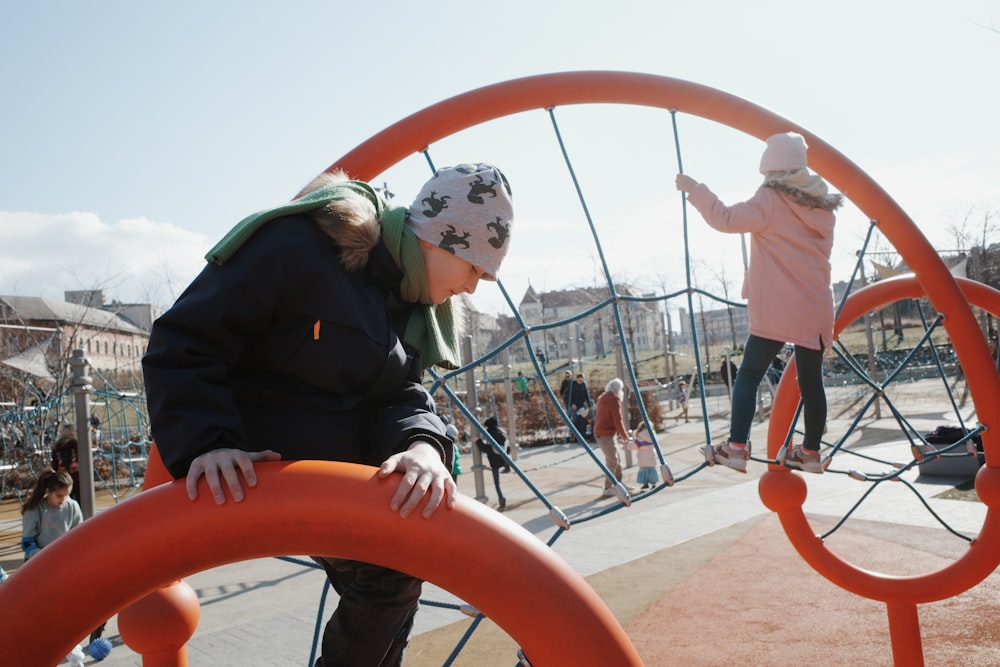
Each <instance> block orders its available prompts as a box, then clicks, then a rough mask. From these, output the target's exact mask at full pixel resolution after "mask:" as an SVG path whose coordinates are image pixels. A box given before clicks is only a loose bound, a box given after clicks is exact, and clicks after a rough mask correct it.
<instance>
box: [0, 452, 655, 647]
mask: <svg viewBox="0 0 1000 667" xmlns="http://www.w3.org/2000/svg"><path fill="white" fill-rule="evenodd" d="M257 469H258V470H259V478H260V482H259V484H258V485H257V487H255V488H253V489H249V490H248V492H247V497H246V500H244V501H243V502H240V503H235V502H232V501H230V502H228V503H226V504H225V505H222V506H218V505H215V504H214V503H213V502H212V501H211V500H210V499H209V497H208V495H209V494H207V493H203V494H202V497H201V498H200V499H199V500H198V501H196V502H191V501H190V500H188V498H187V494H186V492H185V489H184V482H183V481H177V482H173V483H170V484H162V485H160V486H157V487H155V488H153V489H150V490H148V491H144V492H143V493H141V494H139V495H138V496H136V497H134V498H131V499H129V500H128V501H126V502H124V503H121V504H119V505H116V506H115V507H112V508H110V509H108V510H106V511H104V512H102V513H100V514H99V515H97V516H95V517H94V518H92V519H89V520H87V521H86V522H85V523H84V524H83V525H82V526H80V527H79V528H76V529H74V530H73V531H71V532H69V533H67V534H66V535H64V536H63V537H61V538H59V540H57V541H56V542H54V543H53V544H51V545H50V546H48V547H47V548H45V549H44V550H43V551H42V552H41V553H39V554H38V555H37V556H35V557H34V558H32V559H31V560H30V561H29V562H27V563H25V565H24V566H22V567H21V568H19V569H18V571H17V572H16V573H15V574H14V576H12V577H10V579H9V580H8V581H6V582H5V583H4V584H3V586H0V609H7V610H13V609H16V610H18V611H17V613H11V614H7V615H6V618H5V619H4V622H3V623H0V646H2V647H3V654H4V663H5V664H11V665H35V664H50V665H54V664H56V663H57V662H59V660H61V659H62V658H63V657H64V656H65V655H66V654H67V653H69V651H70V649H71V648H72V647H73V645H74V644H76V642H77V641H79V639H80V637H85V636H86V635H87V634H88V633H89V632H90V631H91V630H93V628H94V626H95V625H96V624H97V623H99V622H100V621H101V620H102V619H104V618H108V617H110V616H112V615H113V614H115V613H116V612H118V611H119V610H121V609H123V608H124V607H126V606H127V605H129V604H131V603H132V602H134V601H136V600H138V599H140V598H142V597H144V596H145V595H146V594H147V593H150V592H151V591H154V590H157V589H159V588H161V587H164V586H167V585H168V584H171V583H172V582H175V581H176V580H177V579H179V578H182V577H184V576H186V575H189V574H191V573H194V572H200V571H203V570H207V569H209V568H212V567H215V566H218V565H222V564H226V563H232V562H236V561H240V560H247V559H251V558H262V557H268V556H280V555H286V554H301V553H308V554H328V555H331V556H339V557H344V558H352V559H359V560H364V561H368V562H371V563H377V564H380V565H383V566H386V567H390V568H394V569H398V570H401V571H405V572H409V573H410V574H413V575H414V576H417V577H420V578H422V579H425V580H427V581H432V582H434V583H436V584H438V585H440V586H442V587H443V588H445V589H447V590H449V591H451V592H452V593H454V594H455V595H457V596H459V597H461V598H462V599H464V600H466V601H467V602H469V603H470V604H472V605H473V606H475V607H476V608H477V609H479V610H481V611H482V613H483V614H485V615H486V616H488V617H489V618H491V619H492V620H494V621H495V622H496V623H497V624H498V625H500V626H501V627H503V628H504V630H505V631H506V632H507V633H508V634H509V635H510V636H511V637H512V638H513V639H514V640H515V641H517V642H518V643H519V644H520V646H521V647H522V649H523V650H524V653H525V655H526V656H528V658H529V659H530V660H531V661H532V663H533V664H535V665H565V664H573V665H641V664H642V661H641V659H640V658H639V656H638V654H637V653H636V651H635V649H634V647H633V646H632V644H631V642H630V641H629V639H628V637H627V636H626V635H625V632H624V630H622V628H621V626H620V625H619V623H618V621H617V620H616V619H615V617H614V616H613V615H612V614H611V612H610V611H609V610H608V608H607V607H606V606H605V604H604V602H603V601H602V600H601V599H600V598H599V597H598V596H597V594H596V593H595V592H594V591H593V589H592V588H590V586H589V585H587V583H586V582H585V581H584V580H583V578H582V577H580V575H578V574H577V573H576V572H575V571H573V569H572V568H570V567H569V565H567V564H566V563H565V561H563V560H562V559H561V558H560V557H559V556H558V555H557V554H556V553H555V552H554V551H552V550H551V549H549V548H548V547H546V546H545V545H544V544H543V543H541V542H539V541H538V540H537V539H536V538H535V537H534V536H533V535H531V534H530V533H528V532H527V531H525V530H524V529H522V528H521V527H520V526H518V525H517V524H515V523H514V522H512V521H510V520H509V519H506V518H505V517H503V516H501V515H500V514H497V513H496V512H494V511H492V510H489V509H487V508H486V507H484V506H482V505H481V504H480V503H478V502H476V501H474V500H472V499H469V498H467V497H462V496H460V497H459V498H458V501H459V502H458V505H457V506H456V507H455V509H454V510H451V511H447V510H445V511H439V512H438V513H436V514H435V515H434V517H432V518H431V519H429V520H425V519H422V518H420V517H410V518H408V519H401V518H400V517H399V514H398V513H396V512H392V511H390V509H389V500H390V497H391V495H392V492H393V490H394V489H395V485H396V480H395V479H392V478H390V479H387V480H379V479H378V478H377V477H376V474H375V473H376V470H375V468H371V467H367V466H360V465H353V464H348V463H333V462H323V461H296V462H277V463H267V464H258V466H257ZM303 489H309V490H310V493H314V494H320V495H322V496H323V497H324V498H325V499H326V500H327V502H324V503H319V504H317V503H309V504H308V505H304V504H303V503H302V502H301V498H302V490H303ZM109 563H115V567H114V568H111V567H109ZM456 563H461V564H462V566H461V567H459V566H456ZM511 563H516V564H517V565H516V567H511ZM67 564H72V573H73V582H74V585H67V581H66V578H65V577H60V576H53V573H59V572H69V570H67V569H66V568H67ZM497 572H502V573H503V574H504V576H502V577H501V576H491V575H490V573H494V574H495V573H497ZM81 582H83V583H82V584H81ZM25 600H57V601H58V604H46V605H35V604H31V605H29V604H24V601H25ZM539 619H544V622H539ZM40 627H44V628H46V630H45V633H44V635H45V641H26V640H25V638H28V637H36V636H37V635H38V628H40Z"/></svg>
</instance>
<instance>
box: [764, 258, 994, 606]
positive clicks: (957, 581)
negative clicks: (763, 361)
mask: <svg viewBox="0 0 1000 667" xmlns="http://www.w3.org/2000/svg"><path fill="white" fill-rule="evenodd" d="M957 282H958V285H959V287H960V288H961V290H962V294H963V295H964V297H965V298H966V299H968V302H969V303H971V304H973V305H975V306H978V307H980V308H983V309H984V310H987V311H989V312H991V313H993V314H995V315H1000V291H997V290H995V289H993V288H992V287H989V286H987V285H984V284H982V283H977V282H975V281H972V280H968V279H965V278H958V279H957ZM922 296H924V292H923V289H922V288H921V287H920V284H919V283H918V282H917V280H916V278H914V277H913V276H910V275H905V276H897V277H895V278H890V279H888V280H882V281H879V282H877V283H875V284H873V285H869V286H868V287H865V288H864V289H861V290H858V291H857V292H855V293H854V294H852V295H851V296H850V297H849V298H848V300H847V302H846V303H845V304H844V308H843V310H842V311H841V313H840V315H839V317H838V318H837V322H836V325H835V328H834V332H835V334H839V333H840V332H841V331H842V330H843V329H844V327H846V326H847V325H849V324H851V323H852V322H855V321H857V319H858V318H859V317H861V316H862V315H864V314H865V313H867V312H870V311H872V310H874V309H877V308H879V307H882V306H884V305H886V304H889V303H892V302H894V301H898V300H900V299H908V298H919V297H922ZM958 307H961V308H962V309H965V310H967V309H968V308H967V307H966V306H965V303H964V301H963V302H962V303H961V304H958ZM955 309H956V307H952V308H951V309H946V310H944V311H943V313H944V315H945V317H950V313H951V312H952V310H955ZM975 336H976V337H977V338H980V339H982V338H983V335H982V333H981V332H980V331H979V330H978V329H977V330H976V333H975ZM966 342H967V341H958V340H955V339H954V338H952V343H953V344H954V345H955V347H956V349H958V347H959V344H960V343H966ZM789 369H790V370H791V372H789V373H785V374H783V375H782V378H781V382H779V384H778V390H777V392H776V393H775V397H774V403H773V405H772V406H771V421H770V423H771V428H769V429H768V437H767V451H768V457H769V458H774V457H775V456H776V455H777V453H778V449H780V447H781V445H782V444H783V441H784V434H785V433H787V432H788V427H789V425H790V424H791V422H792V419H793V418H794V415H795V410H796V407H797V405H798V400H799V394H798V387H797V386H796V384H795V380H794V377H795V364H794V360H792V362H791V363H790V364H789ZM963 371H965V372H966V374H967V375H968V372H967V369H966V368H965V367H964V366H963ZM997 483H1000V471H997V470H996V469H995V468H993V469H991V468H989V467H985V468H983V469H982V470H980V474H979V476H978V477H977V481H976V488H977V490H978V491H979V495H980V497H981V498H983V500H984V502H985V503H986V505H987V507H988V508H989V509H988V511H987V515H986V520H985V522H984V525H983V528H982V530H981V532H980V533H979V536H978V537H977V539H976V540H975V542H973V544H972V547H971V548H970V549H969V550H968V551H967V552H966V553H965V554H964V555H963V556H962V557H961V558H959V559H958V560H956V561H955V562H953V563H952V564H950V565H949V566H947V567H945V568H943V569H941V570H938V571H937V572H932V573H927V574H922V575H915V576H908V577H899V576H886V575H883V574H879V573H875V572H870V571H868V570H863V569H860V568H857V567H855V566H853V565H851V564H850V563H847V562H845V561H843V560H841V559H840V558H839V557H838V556H836V555H835V554H833V553H831V552H830V551H829V550H827V548H826V547H825V545H824V544H823V542H822V540H820V539H819V538H818V537H817V536H816V535H815V534H814V533H813V531H812V530H811V528H810V527H809V522H808V521H807V520H806V518H805V514H803V512H802V503H803V502H804V501H805V496H806V494H805V483H804V482H803V481H802V478H801V477H800V476H798V475H792V474H791V471H790V470H789V469H787V468H782V467H779V466H775V465H772V466H770V469H769V470H768V472H767V473H765V474H764V475H763V476H762V477H761V479H760V482H759V484H760V493H761V498H762V499H763V500H764V503H765V504H766V505H767V506H768V507H769V508H771V509H772V510H774V511H776V512H777V513H778V514H779V517H780V519H781V523H782V526H784V529H785V532H786V533H787V534H788V537H789V539H790V540H791V542H792V544H793V545H794V546H795V548H796V550H797V551H798V552H799V554H800V555H801V556H802V557H803V558H804V559H805V560H806V561H807V562H808V563H809V564H810V565H811V566H812V567H813V568H814V569H815V570H816V571H817V572H819V573H820V574H822V575H823V576H825V577H826V578H827V579H829V580H830V581H831V582H833V583H835V584H837V585H838V586H840V587H842V588H844V589H846V590H849V591H851V592H852V593H855V594H856V595H862V596H864V597H867V598H871V599H874V600H881V601H886V602H888V601H896V602H905V603H912V604H919V603H925V602H933V601H936V600H942V599H944V598H947V597H951V596H954V595H958V594H959V593H962V592H964V591H966V590H968V589H969V588H971V587H972V586H975V585H976V584H978V583H979V582H980V581H982V580H983V579H984V578H986V577H987V576H989V575H990V573H992V572H993V570H994V569H995V568H996V566H997V563H998V562H1000V523H998V521H997V519H998V517H997V505H996V503H995V502H994V501H993V498H996V497H997V494H998V493H1000V489H997V488H995V487H994V485H995V484H997Z"/></svg>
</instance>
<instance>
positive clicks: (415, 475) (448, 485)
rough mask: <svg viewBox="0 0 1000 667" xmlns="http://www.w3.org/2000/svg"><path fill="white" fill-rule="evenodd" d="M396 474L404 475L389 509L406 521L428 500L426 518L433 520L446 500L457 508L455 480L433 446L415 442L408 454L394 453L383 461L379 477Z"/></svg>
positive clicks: (424, 513) (447, 504) (446, 503)
mask: <svg viewBox="0 0 1000 667" xmlns="http://www.w3.org/2000/svg"><path fill="white" fill-rule="evenodd" d="M395 472H398V473H402V474H403V476H402V478H401V479H400V480H399V486H398V487H396V492H395V493H394V494H392V500H391V501H390V503H389V507H390V508H392V511H393V512H396V511H398V512H399V515H400V516H401V517H403V518H404V519H405V518H406V517H408V516H410V514H412V513H413V511H414V510H415V509H417V506H418V505H419V504H420V503H421V501H423V499H424V498H425V497H427V504H426V505H424V511H423V516H424V518H425V519H429V518H430V517H431V516H432V515H433V514H434V512H435V511H437V508H438V507H439V506H440V505H441V503H442V501H443V502H444V503H445V506H446V507H449V508H451V507H454V506H455V494H456V493H457V491H458V489H457V487H456V486H455V480H453V479H452V478H451V472H450V471H449V470H448V469H447V468H445V467H444V464H443V463H442V462H441V454H440V453H439V450H438V448H437V447H435V446H433V445H431V444H430V443H426V442H419V441H418V442H414V443H413V444H412V445H411V446H410V448H409V449H408V450H406V451H405V452H400V453H399V454H393V455H392V456H390V457H389V458H387V459H386V460H385V461H383V462H382V465H381V467H379V471H378V476H379V477H380V478H385V477H388V476H389V475H391V474H393V473H395ZM428 494H429V496H428Z"/></svg>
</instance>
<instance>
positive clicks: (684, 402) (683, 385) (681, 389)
mask: <svg viewBox="0 0 1000 667" xmlns="http://www.w3.org/2000/svg"><path fill="white" fill-rule="evenodd" d="M687 389H688V385H687V382H685V381H684V380H681V381H680V382H678V383H677V390H676V391H675V392H674V400H675V401H677V404H678V405H679V406H681V410H680V412H678V413H677V414H676V415H674V422H675V423H676V422H677V421H679V420H680V418H681V417H684V423H685V424H687V423H688V422H689V421H690V420H688V390H687Z"/></svg>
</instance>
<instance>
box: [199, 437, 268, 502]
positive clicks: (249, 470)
mask: <svg viewBox="0 0 1000 667" xmlns="http://www.w3.org/2000/svg"><path fill="white" fill-rule="evenodd" d="M280 460H281V454H279V453H278V452H273V451H271V450H270V449H266V450H264V451H262V452H245V451H243V450H242V449H214V450H212V451H210V452H205V453H204V454H202V455H201V456H199V457H198V458H196V459H195V460H194V461H192V462H191V467H190V468H188V474H187V480H186V482H187V494H188V498H190V499H191V500H197V499H198V480H199V479H201V478H202V477H204V478H205V482H206V483H207V484H208V490H209V491H210V492H211V493H212V498H214V499H215V504H216V505H223V504H225V502H226V492H225V488H228V489H229V493H230V494H232V496H233V500H235V501H236V502H240V501H241V500H243V486H242V485H241V484H240V473H242V474H243V479H244V480H246V483H247V486H249V487H253V486H257V474H256V473H255V472H254V469H253V464H254V463H256V462H257V461H280Z"/></svg>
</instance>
